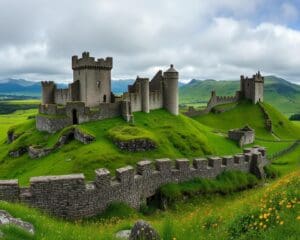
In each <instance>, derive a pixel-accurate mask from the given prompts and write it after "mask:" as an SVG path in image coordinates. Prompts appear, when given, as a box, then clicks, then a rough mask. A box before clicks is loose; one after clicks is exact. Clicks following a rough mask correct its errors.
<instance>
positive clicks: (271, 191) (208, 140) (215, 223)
mask: <svg viewBox="0 0 300 240" xmlns="http://www.w3.org/2000/svg"><path fill="white" fill-rule="evenodd" d="M263 106H264V108H265V109H266V111H267V112H268V114H269V115H270V117H271V119H272V121H273V126H274V133H275V134H274V135H272V134H270V133H268V132H267V131H266V130H265V129H264V119H263V114H262V112H261V110H260V109H259V106H258V105H253V104H251V103H249V102H247V101H243V102H241V103H239V104H238V105H237V106H236V107H235V108H234V109H232V110H229V111H227V112H224V113H220V114H213V113H210V114H208V115H205V116H201V117H196V118H194V119H191V118H188V117H185V116H183V115H179V116H178V117H175V116H172V115H170V114H169V113H167V112H166V111H164V110H156V111H152V112H151V114H145V113H135V125H134V126H132V125H130V124H127V123H126V122H124V121H123V120H122V119H121V118H114V119H109V120H105V121H98V122H91V123H86V124H82V125H79V126H78V127H79V128H80V129H81V130H82V131H86V132H89V133H90V134H93V135H94V136H95V137H96V141H95V142H94V143H92V144H89V145H83V144H81V143H79V142H77V141H72V142H70V143H69V144H67V145H65V146H64V147H62V148H61V149H58V150H57V151H55V152H54V153H53V154H51V155H49V156H46V157H43V158H41V159H30V158H29V157H28V156H27V155H24V156H22V157H19V158H10V157H8V156H7V152H8V151H9V150H10V149H14V148H16V147H18V146H20V145H23V144H26V142H28V143H30V144H39V145H42V146H51V145H53V144H54V143H55V142H56V141H57V139H58V138H59V136H60V135H61V134H62V133H63V132H64V131H65V130H62V131H61V132H59V133H56V134H46V133H40V132H38V131H36V130H35V126H34V123H35V122H34V121H35V120H34V119H32V118H31V116H32V115H34V114H36V110H24V111H17V112H15V113H14V114H9V115H0V128H1V130H2V131H1V132H0V179H4V178H19V179H20V183H21V185H24V184H28V179H29V178H30V177H31V176H37V175H45V174H67V173H75V172H84V173H85V174H86V176H87V178H88V179H92V178H93V177H94V169H96V168H100V167H108V168H109V169H111V170H113V169H115V168H117V167H120V166H124V165H125V164H134V163H135V162H136V161H138V160H140V159H144V158H150V159H153V158H159V157H170V158H177V157H192V156H202V155H206V154H220V155H223V154H230V153H235V152H240V151H241V149H240V148H238V147H237V145H236V143H234V142H232V141H230V140H228V139H227V138H226V131H227V130H228V129H230V128H236V127H242V126H243V125H245V124H249V125H250V126H251V127H253V128H254V129H255V130H256V133H257V136H258V137H259V138H260V139H261V140H257V141H256V142H255V144H260V145H263V146H266V147H267V150H268V152H277V151H279V150H280V149H284V148H286V147H288V146H290V145H291V142H280V141H279V140H284V139H290V140H293V139H296V138H298V139H299V136H300V125H299V124H298V123H297V122H296V123H294V122H291V121H289V120H287V118H286V117H285V116H283V115H282V114H281V113H280V112H279V111H277V110H275V109H274V108H273V107H272V106H270V105H269V104H267V103H264V104H263ZM220 107H222V106H220ZM10 128H13V129H15V131H16V132H17V133H21V132H24V133H23V135H22V136H21V137H20V138H19V139H18V140H17V141H15V142H14V143H12V144H7V143H6V142H5V137H6V136H5V133H6V131H7V130H8V129H10ZM139 137H142V138H150V139H152V140H153V141H155V142H156V143H158V146H159V148H158V149H157V150H155V151H151V152H143V153H126V152H122V151H120V150H118V148H117V147H116V146H115V145H114V144H113V142H112V139H114V138H117V139H125V140H126V139H132V138H139ZM272 141H276V142H272ZM299 153H300V146H298V147H297V148H296V149H295V150H293V151H292V152H290V153H288V154H286V155H284V156H281V157H279V158H278V159H276V160H275V161H274V162H273V164H272V166H273V167H274V168H275V169H276V170H277V171H279V173H280V174H287V175H286V176H284V177H282V178H280V179H278V180H276V181H274V182H270V183H268V184H266V185H264V186H258V187H257V188H254V189H251V190H246V191H243V192H238V193H232V194H230V195H225V196H223V195H222V196H221V195H218V194H214V195H211V194H208V195H206V196H192V197H191V198H189V199H188V200H182V201H178V202H176V203H175V205H174V206H173V207H171V208H170V209H168V210H166V211H161V210H159V209H156V210H154V212H152V213H147V214H144V213H142V212H138V211H135V210H133V209H129V208H124V207H123V208H118V209H112V210H111V211H112V212H108V213H107V214H108V217H105V215H103V216H99V217H96V218H94V219H92V220H83V221H80V222H75V223H73V222H68V221H64V220H59V219H56V218H52V217H50V216H48V215H46V214H43V213H41V212H40V211H38V210H36V209H32V208H28V207H26V206H24V205H23V204H17V203H6V202H1V201H0V208H1V209H4V210H7V211H9V212H10V213H11V214H12V215H13V216H14V217H20V218H22V219H23V220H25V221H29V222H31V223H33V224H34V226H35V229H36V234H35V236H31V235H29V234H26V233H25V232H23V231H22V230H20V229H18V228H15V227H13V226H8V227H6V226H0V230H1V231H2V232H3V233H4V234H5V238H4V239H6V240H34V239H44V240H53V239H70V240H72V239H74V240H75V239H76V240H80V239H91V240H94V239H105V240H107V239H116V238H115V237H114V236H115V233H116V232H118V231H119V230H122V229H128V228H131V227H132V225H133V224H134V222H135V221H136V220H137V219H141V218H142V219H145V220H146V221H148V222H150V223H151V225H153V226H154V228H155V229H157V231H158V232H159V234H160V235H161V236H162V238H163V239H166V240H174V239H176V240H185V239H189V240H190V239H194V240H196V239H197V240H198V239H211V240H212V239H224V240H225V239H284V238H286V236H287V234H289V235H288V236H289V239H297V237H298V236H299V234H300V232H299V227H298V225H299V206H300V205H299V201H298V203H297V199H299V197H300V196H299V191H298V189H299V183H300V182H299V174H300V172H299ZM297 169H298V170H297ZM291 172H294V173H291ZM295 199H296V201H295ZM282 202H283V203H284V205H282ZM258 203H259V204H258ZM281 205H282V206H281ZM287 206H291V207H287ZM275 208H276V210H275ZM270 209H271V210H270ZM265 213H270V214H269V215H267V218H266V219H265V218H264V216H265V215H264V214H265ZM149 214H150V215H149ZM109 216H113V217H109ZM261 216H263V217H261ZM87 236H88V238H87Z"/></svg>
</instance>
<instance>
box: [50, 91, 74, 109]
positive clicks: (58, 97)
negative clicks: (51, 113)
mask: <svg viewBox="0 0 300 240" xmlns="http://www.w3.org/2000/svg"><path fill="white" fill-rule="evenodd" d="M71 100H72V99H71V90H70V89H69V88H66V89H55V91H54V101H55V103H56V104H61V105H66V103H67V102H70V101H71Z"/></svg>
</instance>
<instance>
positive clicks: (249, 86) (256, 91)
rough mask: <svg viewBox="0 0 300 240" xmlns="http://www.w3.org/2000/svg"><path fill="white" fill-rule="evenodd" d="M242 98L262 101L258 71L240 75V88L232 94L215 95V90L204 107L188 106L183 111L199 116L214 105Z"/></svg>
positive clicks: (262, 83) (261, 85) (189, 114)
mask: <svg viewBox="0 0 300 240" xmlns="http://www.w3.org/2000/svg"><path fill="white" fill-rule="evenodd" d="M242 99H248V100H250V101H251V102H252V103H253V104H256V103H258V102H263V100H264V77H263V76H261V74H260V72H259V71H258V72H257V73H256V74H254V75H253V76H252V78H249V77H244V75H241V77H240V90H239V91H236V93H235V95H234V96H217V94H216V91H214V90H213V91H212V92H211V97H210V99H209V101H208V102H207V106H206V108H205V109H202V110H196V109H195V108H194V107H189V109H188V111H187V112H185V114H186V115H187V116H190V117H193V116H199V115H202V114H207V113H209V112H210V111H211V110H212V109H213V108H214V107H215V106H218V105H222V104H227V103H234V102H238V101H239V100H242Z"/></svg>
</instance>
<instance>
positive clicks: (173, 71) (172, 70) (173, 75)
mask: <svg viewBox="0 0 300 240" xmlns="http://www.w3.org/2000/svg"><path fill="white" fill-rule="evenodd" d="M164 76H168V77H171V78H178V72H177V70H176V69H175V68H174V65H173V64H171V65H170V68H169V69H168V70H166V71H165V72H164Z"/></svg>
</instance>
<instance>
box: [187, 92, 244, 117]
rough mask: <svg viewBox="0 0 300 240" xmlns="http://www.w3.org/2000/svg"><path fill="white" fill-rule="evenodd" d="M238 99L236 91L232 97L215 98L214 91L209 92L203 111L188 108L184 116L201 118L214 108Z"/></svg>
mask: <svg viewBox="0 0 300 240" xmlns="http://www.w3.org/2000/svg"><path fill="white" fill-rule="evenodd" d="M239 99H240V92H239V91H237V92H236V94H235V95H234V96H217V95H216V92H215V91H212V92H211V97H210V99H209V101H208V102H207V106H206V108H204V109H201V110H196V109H195V108H194V107H189V109H188V111H187V112H185V113H184V114H185V115H186V116H189V117H196V116H201V115H204V114H207V113H209V112H210V111H211V110H212V109H213V108H214V107H216V106H218V105H222V104H227V103H235V102H238V101H239Z"/></svg>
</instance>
